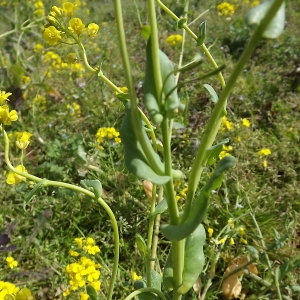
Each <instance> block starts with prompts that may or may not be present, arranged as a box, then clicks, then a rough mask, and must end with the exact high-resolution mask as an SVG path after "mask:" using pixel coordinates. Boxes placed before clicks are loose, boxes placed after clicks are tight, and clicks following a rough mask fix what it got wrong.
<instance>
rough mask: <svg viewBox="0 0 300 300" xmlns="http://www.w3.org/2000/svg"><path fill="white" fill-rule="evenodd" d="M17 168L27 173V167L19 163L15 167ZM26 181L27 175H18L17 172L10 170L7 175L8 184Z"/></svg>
mask: <svg viewBox="0 0 300 300" xmlns="http://www.w3.org/2000/svg"><path fill="white" fill-rule="evenodd" d="M15 169H16V170H17V171H19V172H22V173H27V170H26V168H25V167H24V166H23V165H18V166H16V167H15ZM24 181H26V177H24V176H21V175H18V174H17V173H15V172H9V173H8V174H7V176H6V183H7V184H16V183H20V182H24Z"/></svg>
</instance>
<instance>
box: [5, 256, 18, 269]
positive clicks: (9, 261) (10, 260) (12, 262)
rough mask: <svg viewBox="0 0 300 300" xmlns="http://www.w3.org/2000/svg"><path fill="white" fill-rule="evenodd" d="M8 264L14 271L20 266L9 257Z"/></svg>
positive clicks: (7, 258)
mask: <svg viewBox="0 0 300 300" xmlns="http://www.w3.org/2000/svg"><path fill="white" fill-rule="evenodd" d="M6 263H7V265H8V266H9V267H10V268H11V269H13V268H15V267H16V266H18V262H17V261H16V260H14V258H13V257H12V256H7V257H6Z"/></svg>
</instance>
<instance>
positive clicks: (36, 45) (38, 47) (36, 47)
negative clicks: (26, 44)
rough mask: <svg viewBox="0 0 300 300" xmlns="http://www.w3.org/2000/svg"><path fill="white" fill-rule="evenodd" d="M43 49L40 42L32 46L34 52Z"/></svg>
mask: <svg viewBox="0 0 300 300" xmlns="http://www.w3.org/2000/svg"><path fill="white" fill-rule="evenodd" d="M43 49H44V46H43V45H41V44H35V46H34V48H33V51H34V52H35V53H39V52H42V51H43Z"/></svg>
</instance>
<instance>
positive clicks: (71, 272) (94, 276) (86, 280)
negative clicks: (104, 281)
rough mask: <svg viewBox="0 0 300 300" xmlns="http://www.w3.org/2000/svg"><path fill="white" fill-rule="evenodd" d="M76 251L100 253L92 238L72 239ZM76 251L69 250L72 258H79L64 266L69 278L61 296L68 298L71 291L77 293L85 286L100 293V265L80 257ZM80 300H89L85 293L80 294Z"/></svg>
mask: <svg viewBox="0 0 300 300" xmlns="http://www.w3.org/2000/svg"><path fill="white" fill-rule="evenodd" d="M74 243H75V244H76V246H77V248H78V251H79V252H80V251H84V253H88V254H91V255H95V254H97V253H99V252H100V248H99V247H98V246H96V245H95V240H94V239H93V238H86V239H85V238H76V239H74ZM79 252H77V251H74V250H72V249H71V250H70V251H69V254H70V255H71V256H73V257H79V258H78V259H77V260H76V261H75V262H73V263H71V264H69V265H67V266H66V273H67V275H68V278H69V287H68V288H67V289H66V290H65V292H64V293H63V296H65V297H66V296H69V295H70V294H71V292H72V291H78V290H79V289H80V288H83V287H85V286H87V285H89V286H92V287H93V288H94V289H95V290H96V291H100V287H101V282H100V280H99V278H100V271H99V269H100V268H101V265H100V264H97V263H96V262H95V261H93V260H92V259H90V258H88V257H86V256H81V257H80V254H79ZM80 299H89V295H88V294H87V293H85V292H80Z"/></svg>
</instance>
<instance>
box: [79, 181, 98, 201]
mask: <svg viewBox="0 0 300 300" xmlns="http://www.w3.org/2000/svg"><path fill="white" fill-rule="evenodd" d="M80 184H81V186H83V187H84V188H85V189H87V190H88V189H89V188H92V189H93V192H94V194H95V199H98V198H100V197H101V196H102V184H101V182H100V181H99V180H81V181H80Z"/></svg>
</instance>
